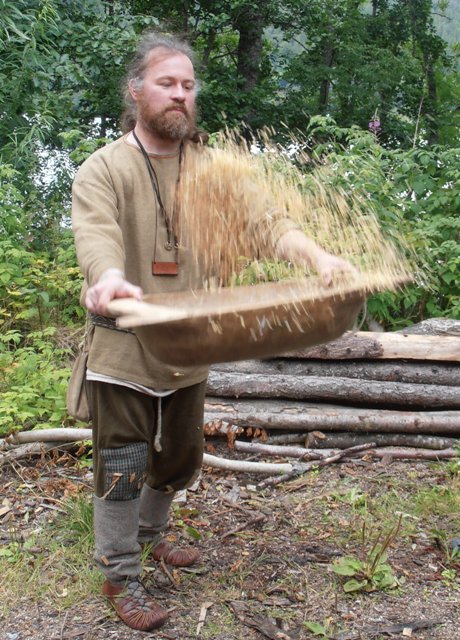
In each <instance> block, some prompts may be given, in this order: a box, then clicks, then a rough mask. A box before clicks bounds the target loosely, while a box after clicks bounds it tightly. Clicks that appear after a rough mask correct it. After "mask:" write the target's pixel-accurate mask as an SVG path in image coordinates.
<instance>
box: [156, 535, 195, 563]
mask: <svg viewBox="0 0 460 640" xmlns="http://www.w3.org/2000/svg"><path fill="white" fill-rule="evenodd" d="M150 555H151V556H152V558H153V559H154V560H161V559H162V558H163V560H164V561H165V562H166V564H170V565H172V566H173V567H189V566H190V565H191V564H194V563H195V562H196V561H197V560H198V558H199V557H200V554H199V553H198V551H197V550H196V549H194V548H193V547H176V546H174V545H173V544H171V542H168V541H167V540H162V541H161V542H159V543H158V544H157V545H156V546H155V547H153V549H152V551H151V553H150Z"/></svg>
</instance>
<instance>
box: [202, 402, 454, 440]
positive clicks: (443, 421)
mask: <svg viewBox="0 0 460 640" xmlns="http://www.w3.org/2000/svg"><path fill="white" fill-rule="evenodd" d="M219 421H223V422H228V423H230V424H233V425H236V426H240V427H252V428H256V429H257V428H259V429H280V430H290V431H314V430H319V431H345V430H346V431H353V432H360V433H363V432H364V433H375V432H383V433H420V434H422V433H426V434H433V433H438V434H446V435H451V436H457V437H460V411H389V410H382V409H359V408H355V407H351V408H350V407H344V406H339V405H330V404H312V403H307V402H292V401H291V402H289V401H287V402H286V401H282V400H260V399H259V400H258V399H251V400H234V399H232V400H229V399H228V398H207V399H206V404H205V422H219Z"/></svg>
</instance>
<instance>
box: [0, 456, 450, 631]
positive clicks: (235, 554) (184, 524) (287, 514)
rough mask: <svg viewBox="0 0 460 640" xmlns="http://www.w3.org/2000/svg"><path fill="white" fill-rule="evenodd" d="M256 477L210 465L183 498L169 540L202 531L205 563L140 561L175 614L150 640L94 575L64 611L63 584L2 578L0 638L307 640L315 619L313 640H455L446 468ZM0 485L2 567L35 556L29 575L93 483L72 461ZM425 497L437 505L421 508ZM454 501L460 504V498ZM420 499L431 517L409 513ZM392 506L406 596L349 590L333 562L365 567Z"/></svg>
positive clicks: (26, 469) (17, 472) (361, 466)
mask: <svg viewBox="0 0 460 640" xmlns="http://www.w3.org/2000/svg"><path fill="white" fill-rule="evenodd" d="M258 479H259V478H256V477H250V476H243V475H238V476H233V475H230V474H223V473H220V472H216V471H215V470H214V471H213V470H211V469H205V470H204V472H203V475H202V478H201V481H200V483H199V485H198V486H197V487H196V489H195V490H194V491H189V492H188V495H187V502H186V503H185V504H184V503H177V504H176V506H175V517H174V523H173V526H172V528H171V535H172V536H173V537H174V538H176V539H178V538H181V537H187V536H188V537H190V533H193V532H194V531H197V532H199V534H200V535H201V540H200V541H199V542H198V546H199V548H200V550H201V554H202V557H201V561H200V563H199V565H198V566H197V567H195V568H191V569H190V570H181V571H177V570H174V571H165V570H163V569H162V568H161V567H160V566H159V565H156V566H146V569H145V580H146V582H147V584H148V585H149V587H150V588H151V589H152V591H153V592H154V593H155V594H156V595H157V597H158V599H159V600H160V601H161V602H162V604H163V605H164V606H166V607H168V608H169V609H170V612H171V615H170V620H169V621H168V623H167V624H166V626H165V627H164V628H163V629H161V630H159V631H156V632H154V633H151V634H145V633H140V632H134V631H131V630H129V629H127V628H126V627H125V626H124V625H122V624H121V623H119V622H118V620H117V619H116V618H115V617H114V615H113V613H112V612H111V611H110V609H109V608H108V606H107V605H106V604H105V602H104V601H103V600H102V598H101V597H100V596H99V595H98V585H97V582H98V578H97V577H94V575H95V574H94V575H93V574H92V573H91V572H88V576H90V578H91V579H88V584H87V591H86V592H85V590H84V591H83V594H82V593H81V591H79V592H78V595H76V596H74V600H73V603H71V600H72V593H68V594H67V596H70V603H69V597H67V598H65V597H64V595H63V594H64V591H62V592H60V591H59V589H60V588H61V587H59V588H56V587H55V586H53V589H51V590H50V592H49V593H48V594H47V595H46V596H45V597H41V598H40V599H35V598H34V597H33V595H31V594H30V593H28V591H27V589H28V588H29V587H28V586H27V585H24V592H25V593H26V594H27V595H24V592H23V595H22V596H21V593H20V592H19V593H18V592H14V593H13V589H12V587H11V585H10V587H11V588H10V587H9V585H8V584H7V583H5V580H2V583H3V584H2V587H1V598H2V603H3V606H2V609H0V614H1V616H2V617H0V626H1V631H0V638H1V639H2V640H29V639H30V640H71V639H77V640H78V639H81V640H93V639H98V640H99V639H101V640H102V639H103V638H104V639H106V638H117V640H134V639H137V638H143V637H146V636H149V635H151V636H154V637H155V638H158V639H162V640H179V639H180V640H183V639H189V638H190V639H191V638H203V639H210V638H212V639H213V640H243V639H244V640H258V639H262V638H273V639H276V640H300V639H303V638H313V637H315V636H313V635H312V634H311V633H310V632H309V631H308V628H307V623H316V624H320V625H322V626H323V631H324V633H323V635H322V636H321V635H318V636H316V637H323V638H330V639H336V640H360V639H362V640H373V639H375V640H383V638H389V637H395V638H396V637H400V638H405V637H413V638H417V640H456V639H460V564H459V562H458V559H455V558H454V559H452V558H451V557H448V554H447V553H446V549H445V548H443V547H442V544H436V543H435V541H434V537H435V536H433V531H434V530H437V531H438V532H439V531H443V532H445V534H446V535H447V537H449V536H452V535H454V534H455V532H456V534H457V535H460V518H459V512H458V511H457V512H456V513H455V512H452V509H449V508H447V509H445V510H444V511H443V510H442V509H441V508H440V507H439V504H438V511H439V512H438V513H436V499H435V498H433V496H435V495H436V493H433V491H434V489H435V488H436V487H440V488H441V493H442V488H443V487H444V488H445V491H454V492H455V491H456V490H458V478H452V476H451V475H449V469H448V465H442V466H441V465H437V464H436V465H434V464H420V463H393V464H390V465H386V466H385V465H383V464H379V463H375V462H366V461H364V462H356V463H347V464H342V465H340V466H339V465H337V466H331V467H327V468H325V469H323V470H321V472H313V473H312V474H310V475H309V476H308V477H304V478H302V479H300V480H297V481H296V482H292V483H289V484H285V485H281V486H278V487H276V488H272V489H265V490H263V491H261V490H258V489H257V487H256V484H257V481H258ZM0 481H1V483H2V487H3V507H2V510H0V514H1V515H0V536H1V541H2V547H1V549H3V553H2V555H3V559H2V557H0V560H3V562H5V561H8V558H7V557H6V556H5V550H8V549H10V550H11V549H12V548H16V550H17V552H18V553H22V554H24V555H27V558H28V559H27V558H26V560H24V557H23V558H22V561H23V563H24V561H26V562H29V564H30V579H31V580H32V579H33V576H34V566H35V564H34V563H35V558H36V557H37V556H38V555H39V554H46V548H40V549H38V550H37V549H35V550H32V552H31V551H30V550H27V551H26V550H24V549H23V548H22V540H23V539H24V538H27V537H28V536H30V535H32V534H33V533H34V532H35V534H36V535H37V531H41V535H42V538H41V540H42V541H43V532H45V534H46V531H47V530H48V528H49V527H51V526H52V525H51V523H50V521H51V520H53V519H54V518H56V517H57V518H59V517H61V516H62V514H61V511H60V509H62V503H61V500H63V499H65V498H66V496H68V495H72V494H75V493H83V494H84V495H88V496H89V495H90V476H89V474H88V471H87V470H85V469H84V468H80V469H78V468H77V467H75V466H73V465H72V464H69V460H66V458H65V456H64V457H63V458H61V459H59V460H58V461H57V462H50V460H49V459H48V460H45V461H41V462H33V463H29V465H28V466H21V467H16V469H12V468H11V467H10V468H8V469H3V470H2V474H1V478H0ZM440 495H441V494H440ZM428 499H432V500H433V504H432V505H431V506H430V505H429V504H428V503H427V504H428V507H427V504H425V507H423V500H425V502H427V500H428ZM453 500H454V502H453V503H452V504H454V505H458V496H457V497H455V495H454V496H453ZM419 503H420V504H422V507H423V508H425V511H423V508H422V507H420V506H419V507H418V509H419V511H418V512H417V513H416V512H415V511H409V507H410V506H411V505H412V506H414V505H419ZM420 508H422V511H420ZM427 508H428V511H426V509H427ZM398 510H401V511H402V512H404V513H406V516H405V517H404V518H403V528H402V531H401V532H400V533H399V534H398V536H397V537H396V539H395V541H394V543H393V544H392V545H391V547H390V549H389V553H388V555H389V562H390V565H391V568H392V571H393V574H394V576H395V577H396V578H397V580H398V582H399V583H400V586H399V588H398V589H396V590H392V591H387V592H385V591H381V590H378V591H374V592H370V593H364V592H358V593H353V594H346V593H345V592H344V590H343V582H344V579H342V578H340V577H339V576H337V575H336V574H335V573H333V572H332V571H331V563H333V562H334V560H337V559H338V558H340V557H343V556H344V555H352V556H354V557H356V558H361V559H364V558H365V557H366V554H367V553H368V552H369V549H370V547H371V544H372V542H373V541H374V540H375V538H376V536H377V535H378V534H379V533H382V534H384V533H385V532H386V531H388V530H389V528H391V526H392V525H393V524H394V523H395V522H396V520H397V516H396V512H397V511H398ZM364 521H366V522H367V530H366V531H365V532H364V544H362V540H361V536H362V532H363V529H362V524H363V522H364ZM45 539H46V536H45ZM74 542H76V541H74ZM15 544H16V547H14V545H15ZM42 544H43V543H42ZM66 544H68V542H67V543H66ZM12 545H13V546H12ZM45 547H46V545H45ZM9 562H10V563H9V565H5V564H4V565H3V566H11V563H12V562H13V560H12V559H11V558H9ZM87 564H88V566H90V565H91V556H90V554H89V555H88V561H87ZM18 566H19V565H18ZM21 566H22V567H24V564H22V565H21ZM42 566H43V565H42ZM47 566H48V571H49V572H50V573H52V572H53V571H59V570H61V569H59V567H58V565H57V564H55V566H54V568H53V559H52V558H50V559H49V562H48V565H47ZM59 566H60V565H59ZM41 571H42V573H43V569H41ZM71 571H72V570H71V569H69V572H70V573H71ZM44 577H45V576H43V575H41V576H40V579H41V581H42V582H43V579H44ZM80 577H81V576H80ZM78 578H79V576H74V577H73V582H74V583H76V582H77V581H78ZM85 579H86V577H85V576H83V580H85ZM64 582H65V581H64V577H63V583H62V584H64ZM65 584H66V585H67V586H66V587H65V589H66V592H67V591H69V590H71V588H70V587H68V584H69V583H68V582H65ZM62 589H64V587H62ZM75 598H77V599H75ZM200 616H201V620H202V622H203V624H202V625H199V621H200ZM435 623H438V624H435ZM398 625H399V626H398ZM411 625H412V626H411ZM424 627H425V628H424ZM318 629H319V628H318ZM324 634H326V635H324Z"/></svg>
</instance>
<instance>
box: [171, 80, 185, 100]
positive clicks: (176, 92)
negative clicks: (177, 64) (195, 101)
mask: <svg viewBox="0 0 460 640" xmlns="http://www.w3.org/2000/svg"><path fill="white" fill-rule="evenodd" d="M172 98H173V100H177V101H178V102H185V89H184V88H183V86H182V85H180V84H176V85H174V87H173V92H172Z"/></svg>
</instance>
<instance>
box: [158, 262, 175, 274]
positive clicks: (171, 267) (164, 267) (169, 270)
mask: <svg viewBox="0 0 460 640" xmlns="http://www.w3.org/2000/svg"><path fill="white" fill-rule="evenodd" d="M178 273H179V265H178V263H177V262H152V274H153V275H154V276H177V275H178Z"/></svg>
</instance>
